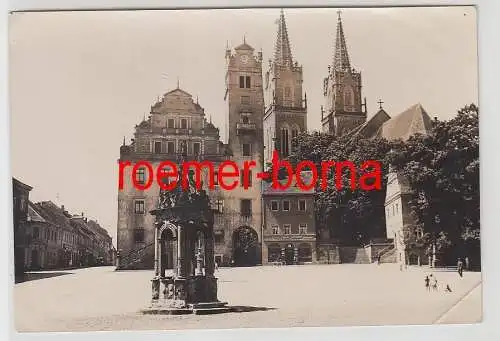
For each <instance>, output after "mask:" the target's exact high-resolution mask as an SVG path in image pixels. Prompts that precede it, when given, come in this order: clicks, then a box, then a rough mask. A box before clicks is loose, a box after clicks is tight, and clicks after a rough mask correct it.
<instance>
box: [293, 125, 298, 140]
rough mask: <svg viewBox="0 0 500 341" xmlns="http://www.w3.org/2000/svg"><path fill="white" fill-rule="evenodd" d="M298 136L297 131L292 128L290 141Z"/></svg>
mask: <svg viewBox="0 0 500 341" xmlns="http://www.w3.org/2000/svg"><path fill="white" fill-rule="evenodd" d="M298 135H299V130H298V129H296V128H294V129H292V140H293V139H294V138H296V137H297V136H298Z"/></svg>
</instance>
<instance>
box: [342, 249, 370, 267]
mask: <svg viewBox="0 0 500 341" xmlns="http://www.w3.org/2000/svg"><path fill="white" fill-rule="evenodd" d="M339 256H340V263H342V264H346V263H350V264H370V263H371V260H370V257H369V256H368V254H367V253H366V250H365V248H364V247H356V246H342V247H339Z"/></svg>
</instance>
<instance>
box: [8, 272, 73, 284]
mask: <svg viewBox="0 0 500 341" xmlns="http://www.w3.org/2000/svg"><path fill="white" fill-rule="evenodd" d="M72 274H73V273H72V272H62V271H53V272H29V273H26V274H24V275H23V276H22V277H19V278H16V281H15V283H23V282H29V281H36V280H39V279H44V278H51V277H58V276H63V275H72Z"/></svg>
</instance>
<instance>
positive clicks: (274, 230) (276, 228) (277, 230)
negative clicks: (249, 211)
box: [271, 225, 280, 234]
mask: <svg viewBox="0 0 500 341" xmlns="http://www.w3.org/2000/svg"><path fill="white" fill-rule="evenodd" d="M271 231H272V233H273V234H279V233H280V227H279V226H278V225H272V226H271Z"/></svg>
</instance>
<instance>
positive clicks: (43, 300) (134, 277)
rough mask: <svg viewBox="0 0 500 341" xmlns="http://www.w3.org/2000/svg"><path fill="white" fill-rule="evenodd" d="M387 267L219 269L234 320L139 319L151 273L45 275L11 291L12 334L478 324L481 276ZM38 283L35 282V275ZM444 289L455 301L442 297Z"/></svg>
mask: <svg viewBox="0 0 500 341" xmlns="http://www.w3.org/2000/svg"><path fill="white" fill-rule="evenodd" d="M430 273H431V272H430V269H429V268H426V267H411V268H408V269H407V270H404V271H400V269H399V267H398V266H397V265H394V264H382V265H376V264H363V265H355V264H345V265H302V266H282V267H273V266H262V267H252V268H222V269H219V271H217V272H216V276H217V277H218V278H219V299H221V300H223V301H227V302H228V303H229V305H230V306H236V307H237V312H231V313H226V314H218V315H182V316H165V315H142V314H141V313H140V310H141V309H143V308H145V307H147V306H148V305H149V302H150V299H151V278H152V277H153V272H152V271H120V272H116V271H114V267H99V268H87V269H78V270H69V271H60V272H55V273H54V276H53V277H51V276H48V275H47V274H45V275H44V276H41V277H43V278H40V279H36V280H29V281H26V282H23V283H19V284H16V285H15V287H14V309H15V311H14V313H15V315H14V316H15V325H16V329H17V330H18V331H19V332H48V331H50V332H55V331H101V330H168V329H204V328H209V329H220V328H248V327H252V328H254V327H255V328H266V327H267V328H272V327H314V326H324V327H326V326H359V325H386V324H432V323H476V322H480V321H481V315H482V308H481V274H480V273H474V272H465V273H464V277H463V278H460V277H459V276H458V274H457V273H456V272H454V271H439V270H438V271H435V272H433V273H434V275H435V276H437V279H438V284H439V290H438V291H437V292H428V291H427V290H426V289H425V287H424V277H425V275H426V274H430ZM34 276H35V275H34ZM446 284H449V285H450V287H451V289H452V292H451V293H449V292H445V291H444V286H445V285H446Z"/></svg>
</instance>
